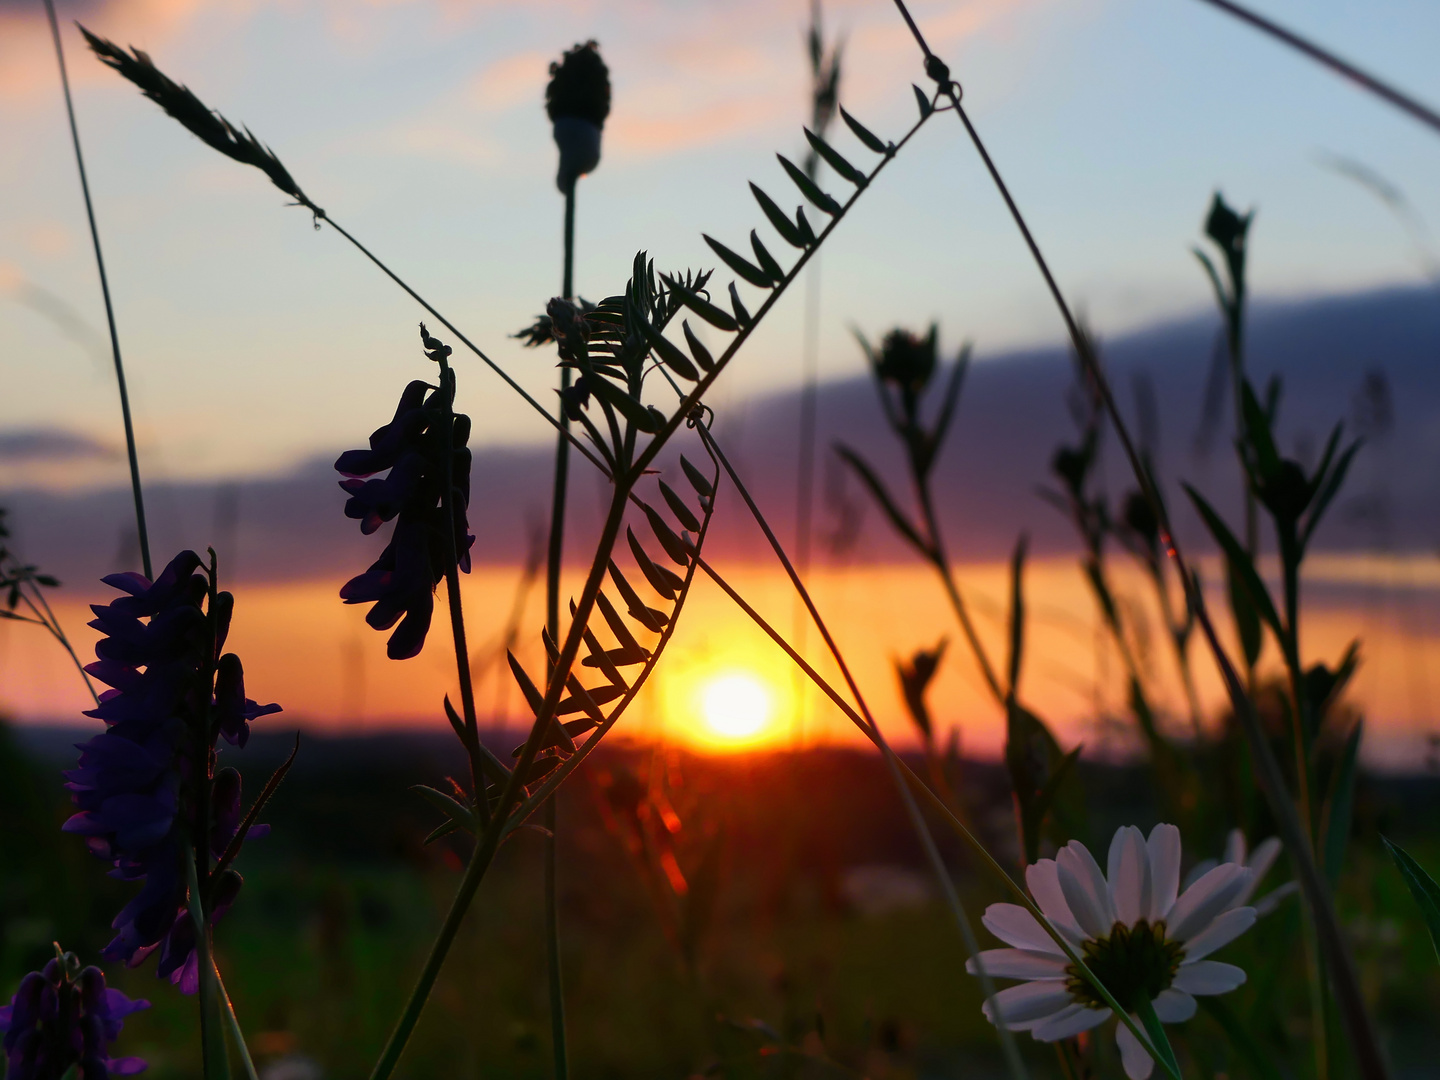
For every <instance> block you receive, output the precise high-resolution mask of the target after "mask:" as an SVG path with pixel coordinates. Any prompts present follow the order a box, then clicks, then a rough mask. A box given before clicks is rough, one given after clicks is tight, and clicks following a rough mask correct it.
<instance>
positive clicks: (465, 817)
mask: <svg viewBox="0 0 1440 1080" xmlns="http://www.w3.org/2000/svg"><path fill="white" fill-rule="evenodd" d="M410 790H411V791H413V792H415V793H416V794H417V795H419V796H420V797H421V798H422V799H424V800H425V801H426V802H428V803H429V804H430V805H431V806H433V807H434V808H435V809H436V810H438V811H440V813H441V814H443V815H444V816H445V817H446V819H447V824H448V825H449V826H450V827H449V828H447V829H444V831H443V832H442V831H441V830H439V829H437V830H436V831H435V833H431V834H430V836H428V837H426V838H425V842H426V843H427V844H428V843H430V842H431V841H432V840H437V839H439V837H440V836H444V835H445V834H446V833H449V832H453V831H454V830H455V829H464V830H466V831H467V832H470V833H474V832H476V831H477V828H478V826H477V823H476V820H475V811H473V810H471V809H470V807H468V806H464V805H462V804H461V803H460V802H459V801H458V800H456V799H453V798H451V797H450V796H449V795H447V794H445V792H443V791H437V790H436V789H435V788H432V787H426V786H425V785H424V784H416V785H414V786H413V787H412V788H411V789H410ZM442 828H443V827H442ZM437 833H438V835H436V834H437Z"/></svg>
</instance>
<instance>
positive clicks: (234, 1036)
mask: <svg viewBox="0 0 1440 1080" xmlns="http://www.w3.org/2000/svg"><path fill="white" fill-rule="evenodd" d="M211 959H212V961H213V959H214V958H213V957H212V958H211ZM214 967H215V988H216V990H218V991H219V993H220V1005H221V1007H222V1012H223V1014H224V1016H223V1019H224V1021H225V1027H226V1030H228V1031H229V1032H230V1039H231V1041H233V1042H234V1043H235V1050H236V1052H237V1053H238V1054H239V1055H240V1064H241V1065H242V1066H243V1067H244V1069H245V1080H260V1077H259V1076H258V1075H257V1074H256V1072H255V1061H254V1059H253V1058H251V1057H250V1048H249V1047H248V1046H246V1045H245V1033H244V1032H243V1031H241V1030H240V1018H239V1017H238V1016H236V1015H235V1003H234V1002H233V1001H231V1000H230V994H229V993H228V992H227V991H226V989H225V980H224V979H222V978H221V977H220V966H219V965H218V964H215V965H214Z"/></svg>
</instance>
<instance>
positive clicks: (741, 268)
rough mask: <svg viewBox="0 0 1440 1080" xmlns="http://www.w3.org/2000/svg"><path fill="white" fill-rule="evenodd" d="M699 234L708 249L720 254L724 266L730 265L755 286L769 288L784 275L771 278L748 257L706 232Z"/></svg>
mask: <svg viewBox="0 0 1440 1080" xmlns="http://www.w3.org/2000/svg"><path fill="white" fill-rule="evenodd" d="M700 236H701V237H702V238H703V239H704V241H705V242H706V243H707V244H709V245H710V250H711V251H713V252H715V254H716V255H719V256H720V259H721V261H722V262H724V263H725V265H726V266H728V267H730V269H731V270H734V271H735V273H737V274H739V275H740V276H741V277H742V278H744V279H745V280H746V281H748V282H750V284H751V285H754V286H755V287H756V288H760V289H769V288H771V287H773V286H774V284H775V282H777V281H779V280H780V278H781V277H784V275H783V274H781V275H778V276H777V277H775V278H773V279H772V278H771V276H770V275H769V274H767V273H766V272H765V271H764V270H761V269H760V267H758V266H756V265H755V264H754V263H752V262H751V261H750V260H749V259H746V258H744V257H742V256H740V255H737V254H735V252H733V251H731V250H730V249H729V248H728V247H726V246H725V245H724V244H722V243H720V241H719V240H716V239H715V238H714V237H712V236H710V235H708V234H707V233H701V234H700Z"/></svg>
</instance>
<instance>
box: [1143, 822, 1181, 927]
mask: <svg viewBox="0 0 1440 1080" xmlns="http://www.w3.org/2000/svg"><path fill="white" fill-rule="evenodd" d="M1145 846H1146V848H1147V849H1148V850H1149V852H1150V921H1151V922H1158V921H1159V920H1161V919H1164V918H1166V917H1167V916H1168V915H1169V914H1170V908H1171V906H1172V905H1173V904H1174V903H1175V897H1176V896H1177V895H1178V894H1179V892H1180V830H1179V829H1177V828H1176V827H1175V826H1174V825H1167V824H1163V823H1162V824H1160V825H1156V826H1155V828H1153V829H1151V830H1150V838H1149V839H1148V840H1147V841H1146V843H1145Z"/></svg>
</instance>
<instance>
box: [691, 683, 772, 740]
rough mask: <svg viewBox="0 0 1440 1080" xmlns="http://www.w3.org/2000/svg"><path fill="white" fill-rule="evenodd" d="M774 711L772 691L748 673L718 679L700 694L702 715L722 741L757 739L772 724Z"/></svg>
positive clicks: (706, 686)
mask: <svg viewBox="0 0 1440 1080" xmlns="http://www.w3.org/2000/svg"><path fill="white" fill-rule="evenodd" d="M772 710H773V702H772V701H771V696H770V690H769V688H768V687H767V686H766V685H765V684H764V683H763V682H761V681H760V680H759V679H757V678H756V677H755V676H754V675H751V674H749V673H748V672H743V671H732V672H727V673H726V674H724V675H717V676H715V677H714V678H713V679H710V680H709V681H708V682H706V683H705V685H704V688H703V689H702V690H701V692H700V715H701V716H702V717H703V718H704V720H705V724H706V726H707V727H709V729H710V730H711V732H713V733H714V734H715V735H717V736H719V737H720V738H721V739H727V740H744V739H750V738H753V737H754V736H756V735H758V734H760V733H761V732H762V731H763V730H764V728H765V726H766V725H767V724H768V723H769V722H770V714H771V712H772Z"/></svg>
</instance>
